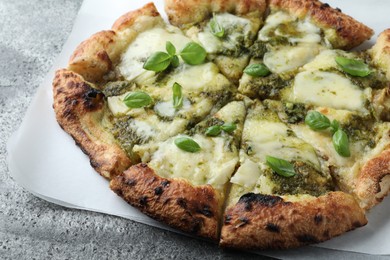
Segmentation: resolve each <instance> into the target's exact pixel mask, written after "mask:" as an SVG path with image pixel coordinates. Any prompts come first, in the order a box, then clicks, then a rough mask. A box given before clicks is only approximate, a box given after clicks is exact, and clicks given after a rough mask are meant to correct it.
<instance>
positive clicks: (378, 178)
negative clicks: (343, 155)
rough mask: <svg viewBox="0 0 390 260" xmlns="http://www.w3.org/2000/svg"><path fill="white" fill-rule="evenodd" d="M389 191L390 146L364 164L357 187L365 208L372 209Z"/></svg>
mask: <svg viewBox="0 0 390 260" xmlns="http://www.w3.org/2000/svg"><path fill="white" fill-rule="evenodd" d="M387 134H388V135H390V133H387ZM388 146H390V145H388ZM389 192H390V147H388V148H387V149H386V150H384V151H382V152H381V153H380V154H379V155H378V156H376V157H374V158H372V159H370V160H369V161H368V162H366V163H365V164H364V165H363V167H362V169H361V171H360V173H359V177H358V178H357V180H356V188H355V193H356V194H357V196H358V198H359V200H360V204H361V206H362V207H363V208H365V209H370V208H372V207H373V206H375V205H376V204H378V203H379V202H381V201H382V200H383V198H384V197H386V196H387V195H388V194H389Z"/></svg>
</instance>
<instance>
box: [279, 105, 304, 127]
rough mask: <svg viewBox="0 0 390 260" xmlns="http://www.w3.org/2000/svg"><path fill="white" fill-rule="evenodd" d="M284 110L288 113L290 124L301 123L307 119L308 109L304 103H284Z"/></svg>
mask: <svg viewBox="0 0 390 260" xmlns="http://www.w3.org/2000/svg"><path fill="white" fill-rule="evenodd" d="M283 108H284V112H285V113H286V115H287V122H288V123H290V124H297V123H301V122H303V121H304V120H305V117H306V113H307V109H306V106H305V104H302V103H289V102H287V103H283Z"/></svg>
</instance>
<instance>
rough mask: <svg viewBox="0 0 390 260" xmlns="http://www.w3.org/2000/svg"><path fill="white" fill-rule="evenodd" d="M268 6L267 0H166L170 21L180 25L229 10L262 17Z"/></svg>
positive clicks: (196, 21) (166, 10) (199, 20)
mask: <svg viewBox="0 0 390 260" xmlns="http://www.w3.org/2000/svg"><path fill="white" fill-rule="evenodd" d="M266 7H267V4H266V0H165V12H166V13H167V15H168V19H169V21H170V23H171V24H173V25H176V26H179V27H180V26H182V25H185V24H192V23H198V22H202V21H204V20H206V19H208V18H209V17H211V16H212V15H213V13H223V12H228V13H232V14H237V15H239V16H242V15H253V16H255V17H258V18H261V17H262V16H263V14H264V13H265V10H266ZM194 9H196V10H194Z"/></svg>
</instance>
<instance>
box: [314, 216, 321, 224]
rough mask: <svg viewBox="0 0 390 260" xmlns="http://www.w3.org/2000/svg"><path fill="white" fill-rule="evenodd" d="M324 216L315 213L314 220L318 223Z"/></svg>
mask: <svg viewBox="0 0 390 260" xmlns="http://www.w3.org/2000/svg"><path fill="white" fill-rule="evenodd" d="M322 220H323V217H322V216H321V215H315V216H314V222H315V223H316V224H317V225H318V224H320V223H321V222H322Z"/></svg>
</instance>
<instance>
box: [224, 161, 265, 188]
mask: <svg viewBox="0 0 390 260" xmlns="http://www.w3.org/2000/svg"><path fill="white" fill-rule="evenodd" d="M260 175H261V171H260V169H259V166H258V164H257V163H254V162H253V161H251V160H250V159H247V160H245V162H244V163H242V164H241V166H240V168H238V170H237V172H236V173H235V174H234V176H233V177H232V178H231V179H230V182H231V183H235V184H238V185H241V186H244V187H247V188H252V187H253V186H254V185H255V184H256V182H257V180H258V179H259V177H260Z"/></svg>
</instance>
